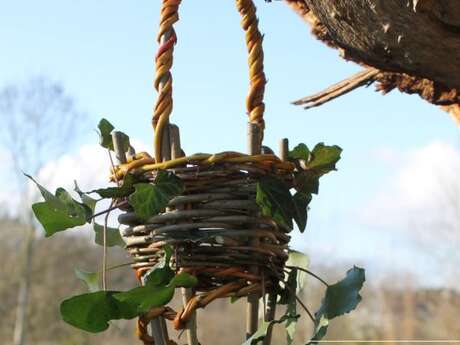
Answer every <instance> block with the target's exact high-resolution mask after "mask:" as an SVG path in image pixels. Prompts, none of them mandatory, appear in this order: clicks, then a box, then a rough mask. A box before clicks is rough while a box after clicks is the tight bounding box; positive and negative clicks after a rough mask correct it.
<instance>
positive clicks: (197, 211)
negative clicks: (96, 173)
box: [113, 0, 294, 343]
mask: <svg viewBox="0 0 460 345" xmlns="http://www.w3.org/2000/svg"><path fill="white" fill-rule="evenodd" d="M236 3H237V7H238V10H239V12H240V13H241V15H242V27H243V28H244V30H245V32H246V42H247V47H248V53H249V72H250V73H249V74H250V89H249V94H248V97H247V102H246V103H247V112H248V116H249V129H250V130H249V136H248V141H249V145H248V146H249V154H242V153H236V152H223V153H220V154H215V155H210V154H197V155H193V156H188V157H187V156H185V154H184V153H183V150H182V148H181V147H180V137H179V133H178V132H179V131H178V127H177V126H174V125H171V124H170V123H169V117H170V114H171V111H172V77H171V72H170V69H171V67H172V59H173V50H174V44H175V43H176V34H175V31H174V28H173V24H174V23H175V22H177V20H178V7H179V5H180V1H179V0H164V1H163V6H162V10H161V19H160V32H159V36H158V41H159V43H160V48H159V51H158V54H157V57H156V65H157V74H156V80H155V86H156V88H157V90H158V92H159V97H158V100H157V104H156V106H155V109H154V117H153V125H154V129H155V157H154V158H152V157H150V156H149V155H148V154H146V153H142V154H133V155H131V157H128V159H127V161H126V162H124V163H123V164H120V165H119V166H117V167H115V171H114V175H113V178H114V180H117V181H120V180H123V178H124V177H125V176H126V174H127V173H130V174H134V175H135V176H136V177H137V180H138V181H144V182H152V183H153V181H154V179H155V177H156V176H157V174H158V172H159V171H170V172H172V173H174V174H175V175H176V176H177V177H179V178H180V179H181V180H182V182H183V183H184V185H185V191H184V192H183V195H180V196H178V197H176V198H174V199H173V200H171V201H170V202H169V206H168V208H167V209H165V210H164V212H162V213H160V214H158V215H154V216H152V217H151V218H150V219H148V221H147V222H145V221H144V222H143V221H141V220H140V219H139V218H138V217H137V216H136V215H135V213H134V212H133V211H132V210H130V209H129V208H128V209H125V210H124V211H126V212H125V213H124V214H122V215H121V216H120V217H119V221H120V223H121V224H124V225H126V228H125V229H124V230H123V237H124V240H125V242H126V244H127V251H128V252H129V254H130V255H131V256H132V257H133V259H134V262H135V263H134V264H133V268H134V269H136V271H137V275H138V277H139V278H140V279H141V278H142V277H143V276H145V274H146V273H148V272H149V271H151V270H152V268H153V267H154V266H155V265H157V263H159V262H160V261H161V260H162V258H163V257H164V255H165V253H164V251H163V247H164V246H165V245H169V246H171V247H172V248H173V256H172V261H173V264H174V267H175V268H176V271H177V272H188V273H191V274H193V275H195V276H196V277H197V278H198V281H199V283H198V285H197V286H195V287H194V289H193V291H191V292H190V291H189V293H188V297H187V301H186V303H185V305H184V309H183V310H182V311H179V312H174V311H172V310H171V309H169V308H167V307H163V308H158V309H157V310H152V311H151V312H150V313H149V315H146V317H145V318H144V319H143V320H142V319H141V322H140V328H141V333H142V335H141V339H143V340H144V342H146V343H148V341H146V338H148V337H146V335H145V330H144V329H142V327H145V323H146V322H148V321H151V320H152V319H154V318H155V317H158V316H161V317H163V318H166V319H171V320H174V326H175V327H176V329H180V328H184V327H186V324H187V322H188V321H189V320H190V319H191V318H192V317H193V313H194V311H195V310H196V309H197V308H200V307H205V306H206V305H207V304H209V303H210V302H211V301H213V300H214V299H216V298H221V297H229V296H233V297H243V296H255V297H256V301H257V300H258V298H259V297H261V296H262V295H265V294H269V293H271V292H274V291H275V290H276V289H277V287H278V285H279V284H278V282H279V280H280V279H283V277H284V271H283V268H284V264H285V262H286V260H287V258H288V243H289V239H290V237H289V236H288V235H287V233H288V232H289V231H290V229H289V228H286V227H285V226H283V225H280V224H278V223H277V222H275V221H274V220H273V219H271V218H267V217H264V216H262V215H261V212H260V209H259V207H258V205H257V203H256V188H257V182H258V181H259V180H260V179H261V178H262V177H264V176H267V175H275V176H277V177H279V178H280V179H282V180H284V181H285V182H286V184H287V185H288V186H290V185H291V184H292V173H293V171H294V165H293V164H291V163H289V162H287V161H286V157H282V158H278V157H277V156H275V155H274V154H273V153H272V152H265V151H264V150H263V149H262V146H261V143H262V138H263V130H264V121H263V112H264V107H265V106H264V103H263V96H264V90H265V84H266V79H265V75H264V72H263V50H262V36H261V34H260V32H259V30H258V20H257V17H256V14H255V7H254V4H253V3H252V1H251V0H236ZM284 142H285V143H286V141H284ZM286 145H287V144H286ZM282 152H284V153H283V154H280V156H283V155H284V156H286V155H287V148H286V147H284V150H282ZM122 161H124V159H122ZM255 317H256V321H257V309H256V315H255ZM250 328H252V330H250V332H254V331H255V329H254V326H252V327H250Z"/></svg>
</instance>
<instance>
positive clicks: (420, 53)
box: [286, 0, 460, 115]
mask: <svg viewBox="0 0 460 345" xmlns="http://www.w3.org/2000/svg"><path fill="white" fill-rule="evenodd" d="M286 1H287V3H288V4H289V5H291V6H292V7H293V8H294V9H295V10H296V11H297V12H298V13H299V14H300V15H301V16H302V17H303V18H304V19H305V20H306V21H307V22H308V23H310V25H311V26H312V32H313V34H314V35H315V36H316V37H317V38H318V39H320V40H322V41H323V42H325V43H326V44H328V45H329V46H331V47H334V48H337V49H338V50H339V51H340V55H341V56H342V57H343V58H344V59H347V60H351V61H354V62H357V63H359V64H361V65H363V66H365V67H367V68H368V67H372V68H375V69H376V70H378V71H379V72H380V73H375V75H374V76H373V77H372V78H371V79H369V80H368V81H369V82H373V81H376V82H378V83H379V85H378V89H379V90H381V91H383V92H389V91H391V90H392V89H394V88H398V89H400V90H401V91H403V92H407V93H417V94H419V95H420V96H421V97H422V98H424V99H425V100H427V101H429V102H430V103H433V104H436V105H440V106H443V107H444V108H445V110H448V111H450V112H452V113H453V114H454V115H455V114H458V113H459V109H460V108H459V104H460V92H459V90H460V1H458V0H286Z"/></svg>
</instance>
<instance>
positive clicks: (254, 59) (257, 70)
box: [152, 0, 267, 162]
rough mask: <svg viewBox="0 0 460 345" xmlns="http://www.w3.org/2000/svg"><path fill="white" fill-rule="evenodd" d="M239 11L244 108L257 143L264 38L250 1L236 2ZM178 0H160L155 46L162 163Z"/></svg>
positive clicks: (156, 127) (156, 126)
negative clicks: (245, 65)
mask: <svg viewBox="0 0 460 345" xmlns="http://www.w3.org/2000/svg"><path fill="white" fill-rule="evenodd" d="M235 1H236V6H237V8H238V11H239V12H240V14H241V16H242V22H241V26H242V27H243V29H244V30H245V32H246V45H247V48H248V53H249V59H248V62H249V80H250V87H249V93H248V96H247V98H246V108H247V113H248V116H249V122H250V123H252V124H255V125H257V126H258V127H259V128H260V133H261V135H260V141H262V138H263V130H264V128H265V123H264V119H263V115H264V110H265V104H264V102H263V98H264V93H265V84H266V82H267V81H266V79H265V74H264V53H263V48H262V40H263V37H262V35H261V34H260V31H259V28H258V19H257V16H256V8H255V5H254V3H253V1H252V0H235ZM180 3H181V0H163V4H162V7H161V16H160V30H159V33H158V37H157V40H158V43H159V44H160V47H159V49H158V52H157V55H156V59H155V60H156V77H155V83H154V84H155V88H156V90H157V91H158V99H157V102H156V104H155V108H154V112H153V119H152V124H153V128H154V131H155V138H154V151H155V159H156V161H157V162H161V160H162V159H161V158H162V157H161V150H162V136H163V133H164V130H165V128H167V125H168V124H169V117H170V115H171V113H172V109H173V99H172V75H171V67H172V64H173V52H174V45H175V43H176V41H177V37H176V33H175V31H174V23H176V22H177V21H178V20H179V14H178V10H179V5H180Z"/></svg>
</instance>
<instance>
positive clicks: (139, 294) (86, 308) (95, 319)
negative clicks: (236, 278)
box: [60, 272, 198, 333]
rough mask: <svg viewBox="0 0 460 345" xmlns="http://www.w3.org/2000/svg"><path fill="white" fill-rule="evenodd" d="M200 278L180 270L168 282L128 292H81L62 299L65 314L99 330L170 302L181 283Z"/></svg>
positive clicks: (78, 324) (67, 319) (79, 325)
mask: <svg viewBox="0 0 460 345" xmlns="http://www.w3.org/2000/svg"><path fill="white" fill-rule="evenodd" d="M197 283H198V281H197V279H196V278H195V277H194V276H192V275H190V274H188V273H185V272H184V273H180V274H178V275H177V276H175V277H174V278H173V279H171V281H170V282H169V284H168V285H165V286H153V285H146V286H142V287H137V288H134V289H131V290H129V291H126V292H119V291H97V292H92V293H87V294H83V295H78V296H74V297H71V298H69V299H66V300H64V301H63V302H62V303H61V308H60V310H61V315H62V318H63V320H64V321H65V322H67V323H69V324H70V325H72V326H75V327H77V328H80V329H82V330H84V331H87V332H92V333H98V332H102V331H105V330H106V329H107V328H108V327H109V321H111V320H120V319H125V320H130V319H133V318H135V317H136V316H138V315H140V314H142V313H144V312H147V311H148V310H149V309H151V308H155V307H160V306H163V305H166V304H167V303H169V302H170V301H171V299H172V298H173V296H174V290H175V289H176V288H177V287H186V288H190V287H193V286H194V285H195V284H197Z"/></svg>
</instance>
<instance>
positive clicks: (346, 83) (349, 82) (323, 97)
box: [293, 68, 380, 109]
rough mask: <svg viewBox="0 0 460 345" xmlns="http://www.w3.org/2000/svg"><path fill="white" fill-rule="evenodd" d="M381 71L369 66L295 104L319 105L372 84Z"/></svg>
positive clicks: (308, 106)
mask: <svg viewBox="0 0 460 345" xmlns="http://www.w3.org/2000/svg"><path fill="white" fill-rule="evenodd" d="M379 73H380V71H379V70H378V69H376V68H368V69H365V70H363V71H361V72H359V73H357V74H354V75H352V76H351V77H349V78H347V79H345V80H343V81H341V82H339V83H337V84H334V85H332V86H330V87H328V88H327V89H326V90H323V91H321V92H318V93H317V94H314V95H312V96H307V97H304V98H301V99H299V100H297V101H294V102H293V104H294V105H303V106H305V109H310V108H313V107H318V106H320V105H322V104H324V103H327V102H330V101H332V100H334V99H336V98H338V97H340V96H343V95H345V94H347V93H349V92H351V91H353V90H355V89H357V88H359V87H361V86H364V85H369V84H372V83H373V82H374V81H375V79H376V77H377V75H378V74H379Z"/></svg>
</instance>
